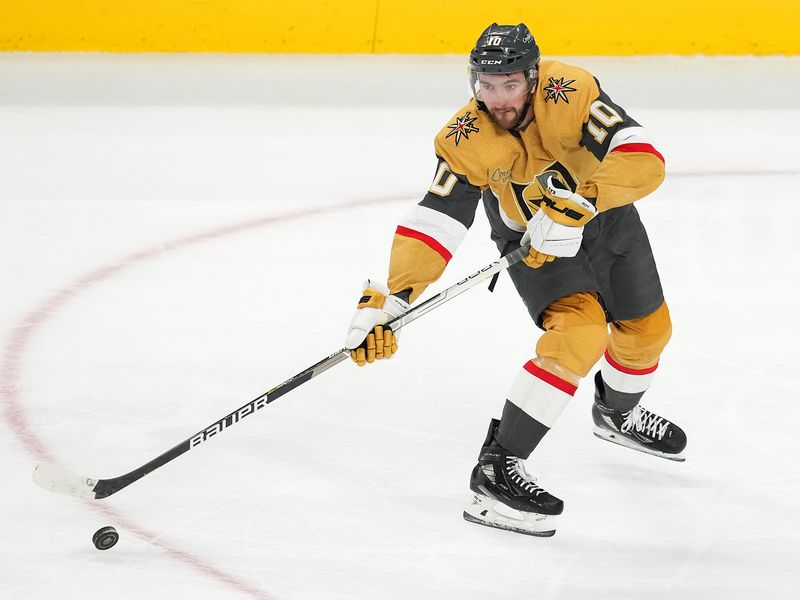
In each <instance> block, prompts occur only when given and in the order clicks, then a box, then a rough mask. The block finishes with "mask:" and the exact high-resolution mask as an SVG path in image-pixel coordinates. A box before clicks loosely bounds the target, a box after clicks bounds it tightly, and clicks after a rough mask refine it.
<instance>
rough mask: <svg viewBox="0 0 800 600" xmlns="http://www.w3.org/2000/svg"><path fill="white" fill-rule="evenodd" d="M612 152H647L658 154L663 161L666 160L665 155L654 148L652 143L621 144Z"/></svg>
mask: <svg viewBox="0 0 800 600" xmlns="http://www.w3.org/2000/svg"><path fill="white" fill-rule="evenodd" d="M611 152H647V153H648V154H653V155H654V156H657V157H658V159H659V160H660V161H661V162H664V157H663V156H661V153H660V152H659V151H658V150H656V149H655V148H653V146H652V145H651V144H621V145H619V146H617V147H616V148H614V149H613V150H612V151H611Z"/></svg>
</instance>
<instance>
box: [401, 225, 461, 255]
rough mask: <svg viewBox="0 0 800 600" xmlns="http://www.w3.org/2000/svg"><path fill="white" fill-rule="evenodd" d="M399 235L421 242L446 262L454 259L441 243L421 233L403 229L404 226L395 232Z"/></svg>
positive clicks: (406, 228)
mask: <svg viewBox="0 0 800 600" xmlns="http://www.w3.org/2000/svg"><path fill="white" fill-rule="evenodd" d="M395 233H397V235H402V236H404V237H410V238H414V239H415V240H419V241H420V242H422V243H423V244H425V245H426V246H429V247H430V248H431V250H435V251H436V252H438V253H439V254H440V255H441V257H442V258H443V259H444V262H446V263H449V262H450V259H451V258H453V255H452V254H450V252H449V251H448V250H447V248H445V247H444V246H442V245H441V244H440V243H439V242H437V241H436V240H435V239H434V238H432V237H431V236H429V235H427V234H425V233H422V232H421V231H416V230H414V229H409V228H408V227H403V226H402V225H398V226H397V231H396V232H395Z"/></svg>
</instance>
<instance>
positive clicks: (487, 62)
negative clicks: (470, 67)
mask: <svg viewBox="0 0 800 600" xmlns="http://www.w3.org/2000/svg"><path fill="white" fill-rule="evenodd" d="M481 64H482V65H502V64H503V61H502V60H482V61H481Z"/></svg>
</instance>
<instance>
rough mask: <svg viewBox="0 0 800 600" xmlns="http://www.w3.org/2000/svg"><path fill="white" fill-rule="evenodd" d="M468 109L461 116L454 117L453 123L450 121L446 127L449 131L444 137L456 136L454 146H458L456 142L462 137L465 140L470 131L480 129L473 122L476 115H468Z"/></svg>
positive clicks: (475, 131)
mask: <svg viewBox="0 0 800 600" xmlns="http://www.w3.org/2000/svg"><path fill="white" fill-rule="evenodd" d="M469 115H470V111H467V112H465V113H464V114H463V115H462V116H460V117H456V122H455V123H450V125H448V126H447V127H448V128H449V129H450V133H448V134H447V135H446V136H444V137H445V138H449V137H450V136H453V135H454V136H456V146H458V142H460V141H461V138H462V137H463V138H464V139H465V140H468V139H469V134H470V133H477V132H478V131H480V129H478V128H477V127H475V125H473V123H474V122H475V121H477V120H478V117H470V116H469Z"/></svg>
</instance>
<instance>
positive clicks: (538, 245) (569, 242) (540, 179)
mask: <svg viewBox="0 0 800 600" xmlns="http://www.w3.org/2000/svg"><path fill="white" fill-rule="evenodd" d="M536 182H537V184H538V185H539V188H540V189H541V192H542V201H541V204H540V207H539V210H538V211H536V213H534V215H533V217H531V220H530V221H528V226H527V229H526V231H525V235H524V236H522V241H521V243H522V244H523V245H524V244H528V243H529V244H530V245H531V251H530V254H529V255H528V256H527V257H525V259H524V260H525V264H527V265H528V266H529V267H532V268H534V269H538V268H539V267H541V266H542V265H543V264H545V263H548V262H551V261H553V260H555V259H556V258H558V257H572V256H575V255H576V254H577V253H578V250H579V249H580V247H581V242H582V241H583V226H584V225H585V224H586V223H588V222H589V221H591V220H592V219H593V218H594V217H595V215H596V214H597V209H596V208H595V207H594V205H593V204H592V203H591V202H589V201H588V200H587V199H586V198H584V197H583V196H581V195H580V194H576V193H575V192H572V191H570V190H568V189H566V187H565V186H564V185H563V184H562V183H561V182H560V181H559V180H558V179H556V177H555V176H554V175H553V174H552V173H546V174H542V175H537V177H536Z"/></svg>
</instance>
